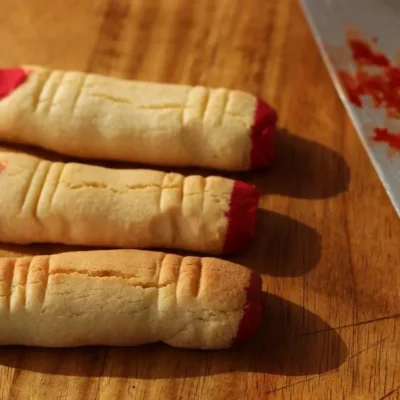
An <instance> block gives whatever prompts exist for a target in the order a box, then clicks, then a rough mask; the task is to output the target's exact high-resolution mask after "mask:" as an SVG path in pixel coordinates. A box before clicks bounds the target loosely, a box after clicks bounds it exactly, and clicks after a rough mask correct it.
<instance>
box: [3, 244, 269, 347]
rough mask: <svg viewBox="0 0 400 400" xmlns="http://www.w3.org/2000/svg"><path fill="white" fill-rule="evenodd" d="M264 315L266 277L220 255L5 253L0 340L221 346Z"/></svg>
mask: <svg viewBox="0 0 400 400" xmlns="http://www.w3.org/2000/svg"><path fill="white" fill-rule="evenodd" d="M261 319H262V300H261V278H260V275H258V274H257V273H255V272H252V271H251V270H249V269H247V268H245V267H242V266H240V265H236V264H233V263H231V262H228V261H222V260H218V259H215V258H198V257H180V256H176V255H172V254H165V253H159V252H150V251H140V250H105V251H104V250H103V251H88V252H74V253H63V254H58V255H52V256H36V257H23V258H16V259H12V258H2V259H0V325H1V330H0V345H27V346H41V347H75V346H86V345H110V346H134V345H140V344H145V343H152V342H159V341H161V342H165V343H167V344H170V345H172V346H175V347H184V348H199V349H220V348H227V347H231V346H232V345H235V344H239V343H241V342H243V341H245V340H247V339H249V338H250V337H251V336H252V335H253V334H254V333H255V332H256V331H257V330H258V328H259V326H260V323H261Z"/></svg>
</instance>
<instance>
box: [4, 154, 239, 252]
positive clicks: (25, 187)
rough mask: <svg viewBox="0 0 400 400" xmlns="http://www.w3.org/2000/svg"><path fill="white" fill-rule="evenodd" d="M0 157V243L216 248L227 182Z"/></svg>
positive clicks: (223, 225) (222, 231)
mask: <svg viewBox="0 0 400 400" xmlns="http://www.w3.org/2000/svg"><path fill="white" fill-rule="evenodd" d="M0 161H1V162H4V163H5V165H6V168H5V169H4V170H2V171H1V172H0V199H1V201H0V240H1V241H4V242H12V243H21V244H26V243H32V242H52V243H65V244H77V245H89V246H104V247H119V248H180V249H187V250H194V251H201V252H207V253H214V254H216V253H220V252H221V251H222V250H223V245H224V241H225V238H226V232H227V229H228V223H229V221H228V218H227V211H228V210H229V205H230V196H231V193H232V189H233V184H234V182H233V181H232V180H229V179H224V178H218V177H207V178H203V177H201V176H188V177H183V176H182V175H180V174H175V173H165V172H160V171H153V170H137V169H131V170H128V169H127V170H117V169H111V168H102V167H97V166H90V165H84V164H76V163H68V164H64V163H61V162H50V161H47V160H44V159H42V158H38V157H33V156H30V155H26V154H16V153H14V152H11V151H0ZM11 226H12V229H10V228H9V227H11Z"/></svg>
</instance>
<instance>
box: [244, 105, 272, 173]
mask: <svg viewBox="0 0 400 400" xmlns="http://www.w3.org/2000/svg"><path fill="white" fill-rule="evenodd" d="M277 118H278V117H277V114H276V111H275V110H274V109H273V108H272V107H270V106H269V105H268V104H267V103H265V102H263V101H262V100H261V99H257V106H256V111H255V114H254V123H253V126H252V127H251V154H250V168H251V169H255V168H260V167H265V166H267V165H270V164H272V163H273V162H274V160H275V134H276V121H277Z"/></svg>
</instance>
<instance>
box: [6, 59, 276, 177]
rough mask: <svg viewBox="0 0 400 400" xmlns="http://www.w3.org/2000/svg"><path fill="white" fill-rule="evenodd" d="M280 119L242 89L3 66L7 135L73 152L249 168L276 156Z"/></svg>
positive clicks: (96, 156)
mask: <svg viewBox="0 0 400 400" xmlns="http://www.w3.org/2000/svg"><path fill="white" fill-rule="evenodd" d="M276 118H277V117H276V113H275V111H274V110H273V109H272V108H271V107H269V106H268V105H267V104H265V103H264V102H262V101H261V100H259V99H257V98H256V97H255V96H253V95H251V94H248V93H244V92H240V91H237V90H227V89H209V88H206V87H200V86H196V87H191V86H184V85H172V84H161V83H149V82H138V81H129V80H122V79H117V78H112V77H106V76H101V75H94V74H88V73H83V72H73V71H60V70H50V69H46V68H43V67H37V66H30V67H23V68H16V69H0V140H5V141H8V142H11V143H23V144H29V145H33V146H38V147H42V148H45V149H48V150H52V151H55V152H57V153H60V154H66V155H70V156H77V157H82V158H92V159H104V160H106V159H107V160H121V161H129V162H136V163H145V164H154V165H175V166H198V167H206V168H215V169H222V170H237V171H239V170H248V169H252V168H257V167H263V166H266V165H269V164H270V163H271V162H272V161H273V159H274V137H275V129H276Z"/></svg>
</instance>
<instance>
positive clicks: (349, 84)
mask: <svg viewBox="0 0 400 400" xmlns="http://www.w3.org/2000/svg"><path fill="white" fill-rule="evenodd" d="M372 42H373V43H369V42H368V41H366V40H364V39H363V38H362V37H361V36H360V35H359V34H357V35H356V37H355V36H354V32H350V31H349V32H348V38H347V43H348V46H349V48H350V50H351V54H352V59H353V63H354V66H355V72H348V71H343V70H339V71H338V74H339V78H340V80H341V82H342V85H343V88H344V89H345V90H346V92H347V96H348V98H349V100H350V102H351V103H352V104H354V105H355V106H357V107H359V108H362V101H361V97H362V96H366V97H369V98H370V99H371V100H372V103H373V105H374V107H375V108H376V109H381V110H383V111H384V112H385V114H386V116H387V117H388V118H395V119H400V67H399V66H397V65H394V63H392V62H391V61H390V60H389V58H388V57H387V56H386V55H385V54H384V53H382V52H381V51H379V50H378V49H376V46H375V45H374V44H376V43H377V42H378V38H377V37H373V38H372ZM372 140H373V141H375V142H385V143H386V144H388V146H389V147H390V148H391V149H393V150H396V151H400V132H399V133H395V132H391V131H390V130H389V129H387V128H384V127H376V128H374V136H373V137H372Z"/></svg>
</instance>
